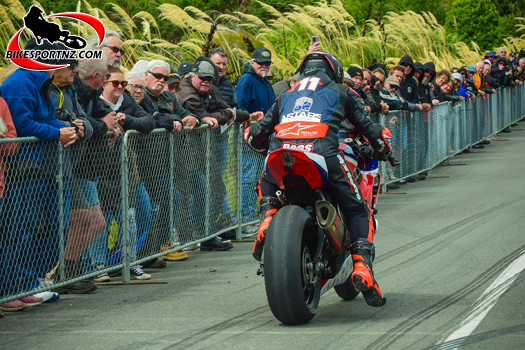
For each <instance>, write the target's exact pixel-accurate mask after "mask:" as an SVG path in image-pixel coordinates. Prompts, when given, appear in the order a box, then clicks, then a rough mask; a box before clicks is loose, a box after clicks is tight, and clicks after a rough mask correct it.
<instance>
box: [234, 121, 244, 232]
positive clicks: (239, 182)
mask: <svg viewBox="0 0 525 350" xmlns="http://www.w3.org/2000/svg"><path fill="white" fill-rule="evenodd" d="M238 129H239V130H238V132H236V133H235V142H237V212H236V213H235V214H236V215H237V225H238V226H237V235H236V237H237V239H241V238H242V129H241V128H240V127H239V128H238Z"/></svg>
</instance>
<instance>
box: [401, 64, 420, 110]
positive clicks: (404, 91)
mask: <svg viewBox="0 0 525 350" xmlns="http://www.w3.org/2000/svg"><path fill="white" fill-rule="evenodd" d="M399 64H400V65H409V66H410V67H412V70H411V72H410V73H409V74H408V75H407V77H406V79H404V80H403V81H402V82H401V84H399V92H400V93H401V96H402V97H403V98H404V99H405V100H407V101H408V102H410V103H418V102H419V92H418V84H417V81H416V79H415V78H414V73H416V69H415V68H414V61H413V60H412V57H410V56H409V55H405V56H403V57H401V60H400V61H399Z"/></svg>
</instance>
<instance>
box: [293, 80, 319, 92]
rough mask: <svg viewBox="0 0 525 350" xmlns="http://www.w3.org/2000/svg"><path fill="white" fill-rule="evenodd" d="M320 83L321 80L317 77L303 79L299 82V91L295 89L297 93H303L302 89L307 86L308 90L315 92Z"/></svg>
mask: <svg viewBox="0 0 525 350" xmlns="http://www.w3.org/2000/svg"><path fill="white" fill-rule="evenodd" d="M320 81H321V78H317V77H308V78H304V79H303V80H301V83H300V84H299V89H297V91H303V90H304V89H306V85H308V90H310V91H315V90H316V89H317V85H319V82H320Z"/></svg>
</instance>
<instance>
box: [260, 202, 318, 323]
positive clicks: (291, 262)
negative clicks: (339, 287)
mask: <svg viewBox="0 0 525 350" xmlns="http://www.w3.org/2000/svg"><path fill="white" fill-rule="evenodd" d="M317 230H318V228H317V226H316V224H315V223H314V221H313V220H312V218H311V216H310V215H309V214H308V213H307V212H306V211H305V210H304V209H303V208H301V207H299V206H295V205H289V206H285V207H283V208H281V209H280V210H279V211H278V212H277V213H276V214H275V215H274V217H273V220H272V222H271V223H270V226H269V227H268V231H267V232H266V244H265V247H264V252H263V254H264V260H263V261H264V280H265V286H266V297H267V298H268V304H269V305H270V309H271V310H272V313H273V314H274V316H275V317H276V318H277V319H278V320H279V321H281V322H282V323H284V324H286V325H300V324H305V323H307V322H309V321H310V320H311V319H312V318H313V317H314V316H315V314H316V313H317V308H318V306H319V298H320V296H321V294H320V292H321V276H320V275H319V274H315V273H314V269H313V268H312V267H313V263H312V260H313V258H314V255H315V252H316V248H317V241H318V239H317V235H318V233H317V232H318V231H317Z"/></svg>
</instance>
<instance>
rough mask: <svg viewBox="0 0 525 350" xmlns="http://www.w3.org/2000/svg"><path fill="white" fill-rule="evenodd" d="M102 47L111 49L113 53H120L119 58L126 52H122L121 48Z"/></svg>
mask: <svg viewBox="0 0 525 350" xmlns="http://www.w3.org/2000/svg"><path fill="white" fill-rule="evenodd" d="M104 47H107V48H109V49H111V51H113V52H114V53H119V52H120V55H121V56H124V54H125V53H126V51H124V50H122V49H121V48H118V47H116V46H108V45H104Z"/></svg>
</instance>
